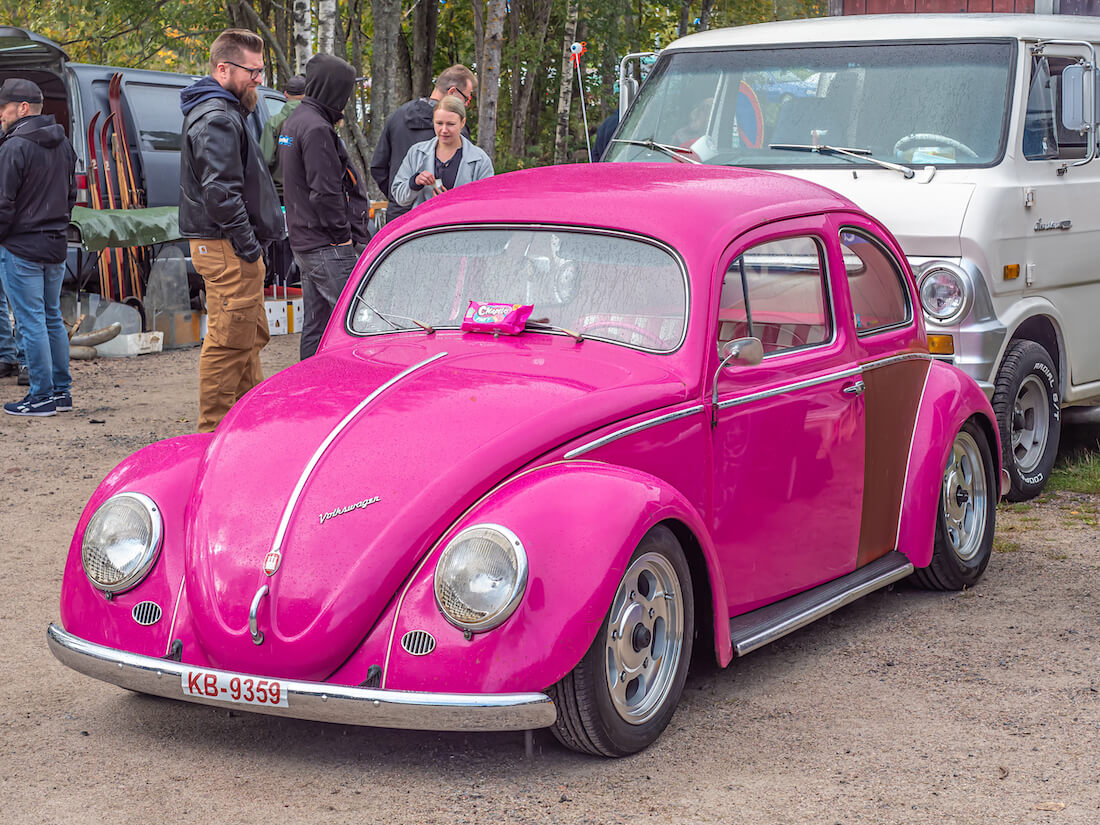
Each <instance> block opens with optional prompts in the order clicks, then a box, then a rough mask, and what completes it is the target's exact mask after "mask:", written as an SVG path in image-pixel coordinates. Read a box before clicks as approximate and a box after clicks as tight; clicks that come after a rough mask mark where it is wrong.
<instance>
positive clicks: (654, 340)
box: [577, 321, 665, 349]
mask: <svg viewBox="0 0 1100 825" xmlns="http://www.w3.org/2000/svg"><path fill="white" fill-rule="evenodd" d="M594 329H621V330H625V331H626V332H631V333H634V334H635V335H640V336H641V337H642V339H643V340H645V341H646V342H647V343H649V344H651V345H653V346H654V347H655V348H657V349H664V348H665V342H664V340H663V339H661V338H658V337H657V336H656V335H654V334H653V333H652V332H650V331H649V330H647V329H642V328H641V327H640V326H638V325H637V324H628V323H626V322H624V321H593V322H592V323H591V324H586V325H585V326H583V327H578V328H577V332H579V333H580V334H581V335H584V334H585V333H587V332H591V331H592V330H594Z"/></svg>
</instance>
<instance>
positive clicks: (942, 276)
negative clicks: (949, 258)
mask: <svg viewBox="0 0 1100 825" xmlns="http://www.w3.org/2000/svg"><path fill="white" fill-rule="evenodd" d="M967 287H968V283H967V280H966V277H965V276H964V275H961V274H960V273H958V272H955V271H954V270H951V269H944V268H941V267H933V268H932V269H930V270H928V272H927V273H926V274H925V275H924V278H923V279H922V280H921V282H920V303H921V306H922V307H923V308H924V311H925V312H926V313H927V314H928V315H929V317H931V318H934V319H935V320H937V321H947V320H950V319H952V318H956V317H958V316H959V315H961V314H962V312H963V309H964V308H965V306H966V300H967Z"/></svg>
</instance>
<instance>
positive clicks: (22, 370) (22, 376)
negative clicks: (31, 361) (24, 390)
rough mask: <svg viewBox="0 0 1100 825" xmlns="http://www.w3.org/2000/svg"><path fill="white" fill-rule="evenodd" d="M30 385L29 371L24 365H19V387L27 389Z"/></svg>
mask: <svg viewBox="0 0 1100 825" xmlns="http://www.w3.org/2000/svg"><path fill="white" fill-rule="evenodd" d="M30 385H31V371H30V370H29V369H27V365H26V364H20V365H19V386H20V387H29V386H30Z"/></svg>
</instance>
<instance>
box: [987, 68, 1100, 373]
mask: <svg viewBox="0 0 1100 825" xmlns="http://www.w3.org/2000/svg"><path fill="white" fill-rule="evenodd" d="M1088 58H1089V55H1088V52H1087V51H1086V50H1085V49H1084V48H1080V47H1075V46H1047V47H1045V48H1044V49H1043V50H1042V52H1041V53H1036V54H1032V55H1031V56H1030V59H1029V61H1028V62H1029V66H1028V69H1029V74H1028V78H1027V82H1028V95H1027V106H1026V108H1025V112H1024V123H1023V128H1022V129H1021V130H1020V135H1021V138H1020V143H1019V145H1018V147H1017V148H1018V155H1019V158H1020V160H1019V161H1018V164H1017V168H1018V171H1019V180H1020V186H1021V190H1020V195H1019V196H1018V197H1017V198H1012V199H1009V198H1006V199H1005V200H1006V201H1014V202H1012V204H1011V206H1010V207H1009V208H1008V214H1007V215H1006V217H1007V218H1008V220H1007V221H1006V223H1005V226H1006V228H1007V229H1008V230H1009V231H1008V232H1007V233H1006V235H1007V236H1008V238H1013V237H1014V238H1016V239H1017V240H1018V241H1019V242H1020V244H1019V247H1018V248H1023V249H1024V250H1025V255H1026V261H1016V262H1015V263H1020V264H1025V263H1026V264H1027V266H1026V267H1022V269H1023V272H1022V274H1021V277H1020V278H1019V281H1018V282H1016V283H1017V284H1018V286H1016V288H1018V289H1021V288H1022V297H1029V296H1041V297H1043V298H1044V299H1046V300H1048V301H1050V302H1051V303H1052V304H1053V305H1054V306H1055V307H1056V308H1057V310H1058V312H1059V314H1060V315H1061V317H1062V319H1063V323H1064V326H1063V327H1062V333H1063V334H1064V336H1065V343H1066V353H1067V357H1068V359H1069V360H1068V362H1067V364H1066V367H1067V375H1066V376H1065V378H1066V379H1067V381H1068V383H1071V384H1084V383H1087V382H1090V381H1097V380H1100V358H1097V357H1096V355H1095V353H1096V345H1095V343H1094V342H1095V335H1096V333H1095V328H1096V318H1095V295H1096V283H1097V281H1098V280H1100V271H1098V269H1097V256H1096V250H1097V249H1100V210H1098V209H1097V203H1096V191H1097V184H1098V183H1100V160H1093V161H1091V162H1090V163H1087V164H1084V165H1082V166H1073V165H1072V164H1073V163H1074V161H1077V160H1080V159H1082V158H1084V157H1085V156H1086V154H1087V148H1088V147H1087V146H1086V138H1085V135H1082V134H1079V133H1077V132H1071V131H1069V130H1067V129H1065V128H1064V127H1063V126H1062V123H1061V111H1062V100H1061V89H1062V85H1061V79H1062V72H1063V71H1064V70H1065V69H1066V68H1067V67H1068V66H1072V65H1074V64H1076V63H1077V62H1078V60H1079V59H1088ZM1029 191H1030V194H1029ZM1029 200H1030V203H1031V205H1030V206H1029V205H1027V203H1028V201H1029ZM1006 263H1013V261H1006ZM991 274H992V275H993V282H994V289H995V290H997V291H1002V290H1003V289H1005V288H1006V287H1007V288H1011V286H1010V284H1011V282H1005V281H1004V280H1003V279H1002V278H1001V273H1000V272H994V273H991ZM1020 282H1022V283H1020ZM998 287H999V288H1000V289H998ZM1051 356H1052V358H1053V359H1054V363H1055V364H1057V363H1058V359H1057V356H1056V354H1055V353H1051Z"/></svg>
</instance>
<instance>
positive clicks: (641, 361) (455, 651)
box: [48, 164, 1006, 756]
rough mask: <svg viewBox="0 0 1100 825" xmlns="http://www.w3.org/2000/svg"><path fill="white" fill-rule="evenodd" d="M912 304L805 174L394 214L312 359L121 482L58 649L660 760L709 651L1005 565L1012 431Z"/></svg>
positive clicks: (303, 709) (477, 202) (88, 658)
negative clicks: (1006, 467) (1006, 462)
mask: <svg viewBox="0 0 1100 825" xmlns="http://www.w3.org/2000/svg"><path fill="white" fill-rule="evenodd" d="M916 306H918V304H917V295H916V293H915V291H914V287H913V281H912V276H911V273H910V270H909V267H908V265H907V264H906V262H905V258H904V257H903V255H902V253H901V250H900V249H899V248H898V245H897V243H896V242H895V241H894V239H893V238H892V237H891V235H890V233H889V232H888V231H887V230H886V229H885V228H884V227H883V226H881V225H880V224H879V223H878V222H877V221H875V220H874V219H873V218H871V217H869V216H868V215H866V214H865V213H863V212H862V211H860V209H858V208H857V207H856V206H855V205H853V204H852V203H851V202H849V201H848V200H845V199H844V198H842V197H840V196H839V195H837V194H835V193H833V192H831V191H829V190H827V189H823V188H821V187H819V186H816V185H813V184H810V183H807V182H804V181H799V180H796V179H794V178H790V177H786V176H783V175H778V174H770V173H766V172H749V171H738V170H732V169H721V168H713V167H700V166H681V165H678V164H653V165H649V164H637V165H633V164H632V165H623V164H608V165H606V166H605V165H602V164H600V165H597V166H570V167H558V168H548V169H539V170H533V171H528V172H519V173H515V174H509V175H502V176H500V177H497V178H493V179H491V180H488V181H483V182H480V183H475V184H471V185H469V186H464V187H462V188H460V189H457V190H456V191H454V192H451V193H448V194H447V195H445V196H442V197H440V198H436V199H433V200H432V201H431V203H430V204H429V205H426V206H424V207H420V208H418V209H416V210H414V211H413V212H412V213H411V214H410V215H409V217H408V218H406V219H404V220H401V221H399V222H395V223H394V224H393V225H391V226H389V227H387V228H386V229H384V230H383V231H382V232H380V233H379V235H378V236H377V237H376V238H375V239H374V240H373V242H372V243H371V245H370V247H369V248H368V250H367V251H366V253H365V254H364V256H363V258H362V260H361V261H360V262H359V265H358V267H357V268H356V270H355V273H354V274H353V276H352V278H351V280H350V281H349V283H348V286H347V288H346V289H345V291H344V294H343V296H342V298H341V299H340V303H339V305H338V306H337V308H336V311H335V313H334V315H333V318H332V321H331V323H330V324H329V327H328V330H327V331H326V333H325V337H324V340H323V342H322V346H321V348H320V351H319V353H318V354H317V356H315V357H313V358H310V359H308V360H306V361H304V362H303V363H301V364H298V365H297V366H294V367H291V368H289V369H286V370H284V371H283V372H280V373H278V374H277V375H275V376H273V377H272V378H270V379H269V380H267V381H265V382H264V383H262V384H261V385H260V386H258V387H256V388H255V389H254V390H252V391H251V392H250V393H248V395H246V396H245V397H244V398H243V399H242V400H241V401H240V402H239V403H238V404H237V405H236V406H235V407H234V408H233V410H232V411H231V412H230V414H229V415H228V416H227V417H226V418H225V420H224V421H223V422H222V423H221V425H220V426H219V427H218V430H217V432H216V433H214V434H213V435H190V436H184V437H181V438H172V439H168V440H166V441H161V442H158V443H155V444H152V445H150V446H148V447H146V448H145V449H143V450H141V451H139V452H138V453H136V454H135V455H133V456H131V457H130V458H129V459H127V460H126V461H124V462H123V463H122V464H121V465H119V466H118V467H117V468H116V469H114V470H113V471H112V472H111V473H110V474H109V475H108V476H107V477H106V479H104V481H103V483H102V484H101V485H100V487H99V489H98V490H97V491H96V493H95V495H94V496H92V499H91V501H90V502H89V503H88V506H87V507H86V509H85V511H84V513H83V515H82V516H81V518H80V521H79V523H78V524H77V528H76V534H75V536H74V538H73V541H72V546H71V548H70V551H69V557H68V564H67V566H66V569H65V576H64V584H63V590H62V596H61V624H60V626H58V625H51V626H50V627H49V629H48V639H49V644H50V647H51V649H52V651H53V653H54V655H56V656H57V658H58V659H60V660H61V661H62V662H64V663H65V664H66V665H68V666H70V667H72V668H74V669H76V670H78V671H80V672H82V673H86V674H88V675H90V676H94V677H96V678H99V679H103V680H105V681H108V682H112V683H114V684H116V685H121V686H123V687H126V688H129V689H131V690H135V691H140V692H143V693H149V694H156V695H160V696H167V697H172V698H175V699H185V700H189V701H193V702H200V703H203V704H208V705H215V706H221V707H230V706H232V707H237V708H243V709H247V710H253V711H258V712H261V713H269V714H276V715H282V716H293V717H299V718H304V719H314V720H323V721H330V722H339V723H345V724H357V725H376V726H384V727H396V728H420V729H443V730H530V729H534V728H541V727H551V728H552V729H553V732H554V734H555V735H556V736H557V738H558V739H559V740H560V741H561V742H562V743H563V744H565V745H566V746H568V747H570V748H574V749H576V750H579V751H584V752H589V753H593V754H603V755H607V756H621V755H625V754H630V753H633V752H636V751H638V750H640V749H642V748H644V747H646V746H647V745H649V744H650V743H651V742H653V741H654V740H655V739H656V738H657V736H658V735H659V734H660V733H661V731H662V730H663V729H664V727H665V726H666V725H667V724H668V723H669V720H670V718H671V717H672V715H673V713H674V712H675V709H676V704H677V701H678V700H679V698H680V695H681V692H682V690H683V687H684V682H685V679H686V677H687V668H688V661H689V659H690V657H691V655H692V653H693V651H695V650H697V649H700V648H702V649H704V650H710V651H713V655H714V656H715V657H716V659H717V661H718V662H719V663H720V664H722V665H725V664H727V663H729V662H730V661H731V659H732V658H733V657H734V656H742V655H745V654H747V653H749V652H750V651H752V650H754V649H756V648H758V647H760V646H762V645H765V644H767V643H768V642H770V641H773V640H775V639H777V638H779V637H781V636H783V635H784V634H786V633H789V632H791V631H793V630H796V629H797V628H800V627H802V626H804V625H806V624H807V623H809V622H812V621H813V620H815V619H817V618H820V617H821V616H824V615H826V614H827V613H829V612H830V611H832V610H835V609H837V608H838V607H840V606H842V605H844V604H846V603H848V602H850V601H852V600H854V599H856V598H858V597H860V596H862V595H864V594H866V593H869V592H871V591H873V590H875V589H876V588H881V587H883V586H885V585H888V584H890V583H891V582H895V581H898V580H899V579H903V578H907V577H908V578H910V579H912V580H913V581H914V582H915V583H916V584H917V585H919V586H921V587H927V588H933V589H939V590H958V589H961V588H963V587H968V586H971V585H973V584H974V583H975V582H977V580H978V579H979V578H980V577H981V575H982V572H983V571H984V570H985V567H986V564H987V563H988V561H989V557H990V550H991V546H992V541H993V529H994V516H995V504H996V500H997V498H998V494H999V491H1000V489H1001V485H1003V483H1004V481H1005V479H1006V476H1004V474H1003V473H1001V472H1000V468H999V465H998V457H999V456H1000V455H1001V450H1000V447H999V444H998V440H997V426H996V423H995V419H994V416H993V412H992V410H991V409H990V405H989V403H988V401H987V400H986V398H985V396H984V395H983V394H982V392H981V390H980V389H979V388H978V386H977V385H976V384H975V383H974V381H972V380H971V379H970V378H968V377H967V376H966V375H964V374H963V373H962V372H960V371H959V370H957V369H955V368H954V367H952V366H949V365H947V364H944V363H942V362H940V361H937V360H936V359H935V358H933V357H932V356H930V355H929V350H928V345H927V341H926V337H925V332H924V329H923V327H922V324H921V320H920V313H919V312H916V311H915V309H914V308H915V307H916ZM524 316H527V317H526V320H524Z"/></svg>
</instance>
